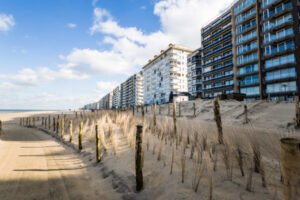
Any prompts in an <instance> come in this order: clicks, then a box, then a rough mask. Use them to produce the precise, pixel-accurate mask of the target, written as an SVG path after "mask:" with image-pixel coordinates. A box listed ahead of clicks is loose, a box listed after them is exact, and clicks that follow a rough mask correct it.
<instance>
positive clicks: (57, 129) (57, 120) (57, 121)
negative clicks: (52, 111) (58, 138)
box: [56, 115, 59, 135]
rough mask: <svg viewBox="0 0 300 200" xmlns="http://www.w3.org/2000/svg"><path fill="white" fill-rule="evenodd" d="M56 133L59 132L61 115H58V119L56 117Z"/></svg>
mask: <svg viewBox="0 0 300 200" xmlns="http://www.w3.org/2000/svg"><path fill="white" fill-rule="evenodd" d="M56 133H57V135H58V133H59V115H58V116H57V119H56Z"/></svg>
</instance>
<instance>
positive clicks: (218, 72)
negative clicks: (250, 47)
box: [201, 9, 234, 98]
mask: <svg viewBox="0 0 300 200" xmlns="http://www.w3.org/2000/svg"><path fill="white" fill-rule="evenodd" d="M201 38H202V46H203V49H202V55H203V56H202V80H203V97H204V98H211V97H215V96H218V95H220V94H228V93H233V92H234V84H233V52H232V13H231V9H227V11H226V12H224V13H223V14H222V15H221V16H220V17H218V18H217V19H215V20H214V21H212V22H211V23H210V24H208V25H207V26H205V27H203V28H202V33H201Z"/></svg>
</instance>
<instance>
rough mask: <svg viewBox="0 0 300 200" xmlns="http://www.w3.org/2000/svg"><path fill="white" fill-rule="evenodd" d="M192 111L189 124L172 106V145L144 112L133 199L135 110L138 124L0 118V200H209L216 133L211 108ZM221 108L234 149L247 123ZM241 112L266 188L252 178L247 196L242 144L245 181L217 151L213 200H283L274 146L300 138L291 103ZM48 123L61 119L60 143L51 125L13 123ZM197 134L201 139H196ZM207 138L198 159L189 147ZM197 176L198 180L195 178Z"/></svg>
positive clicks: (124, 116)
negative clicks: (140, 181)
mask: <svg viewBox="0 0 300 200" xmlns="http://www.w3.org/2000/svg"><path fill="white" fill-rule="evenodd" d="M195 103H196V117H195V118H193V117H192V116H193V102H183V103H182V104H181V105H180V107H181V109H182V110H181V111H179V110H178V108H179V105H177V116H178V134H179V135H181V136H179V138H180V137H181V138H182V139H181V140H182V141H181V142H180V143H179V144H178V145H177V142H176V145H175V143H174V142H172V139H171V138H170V137H169V136H168V137H164V136H162V135H159V134H160V133H159V132H157V133H155V132H153V131H152V129H151V128H150V127H151V126H152V125H151V123H152V119H153V116H152V113H153V112H152V108H151V107H148V108H147V113H146V114H147V117H146V119H145V123H144V126H145V127H149V129H148V128H145V130H144V136H143V174H144V189H143V190H142V191H141V192H139V193H137V192H136V191H135V165H134V163H135V160H134V159H135V129H136V127H135V125H136V124H138V123H140V122H141V121H140V117H139V116H140V115H141V113H140V110H139V112H138V113H136V112H137V111H136V112H135V115H136V117H133V116H131V113H132V111H128V112H125V113H120V114H118V115H115V114H116V113H115V114H114V113H109V112H108V113H106V112H94V113H91V112H89V111H85V112H84V113H83V114H82V116H81V114H79V112H78V117H76V116H75V113H74V112H64V113H63V114H62V112H52V113H47V112H31V113H21V114H20V113H9V114H3V113H2V114H0V119H1V120H3V121H4V125H3V129H4V134H3V135H1V137H0V138H1V140H0V148H1V157H3V159H4V161H3V162H1V163H0V181H1V183H0V191H1V195H0V199H33V198H35V199H161V200H163V199H203V200H204V199H209V196H210V194H209V190H210V189H209V188H210V184H211V182H210V175H209V174H211V173H212V171H211V169H212V166H213V165H215V164H214V162H211V161H209V160H211V159H210V156H211V148H213V146H212V145H213V140H215V139H214V138H215V137H214V135H215V134H216V128H215V122H214V117H213V111H212V101H211V100H207V101H197V102H195ZM220 104H221V115H222V120H223V128H224V134H225V139H226V141H227V142H228V144H229V145H234V140H235V139H236V137H237V136H234V135H232V134H233V131H234V134H236V133H238V135H245V134H246V135H247V132H248V131H249V130H250V131H251V130H252V129H249V123H248V124H247V125H246V124H244V114H243V113H244V103H243V102H236V101H221V102H220ZM247 106H248V113H249V120H250V122H251V126H252V127H254V129H253V130H255V134H257V138H260V142H261V153H262V154H263V159H262V161H261V162H262V163H263V165H264V169H265V177H266V180H267V187H262V186H261V175H260V174H259V173H253V174H252V175H251V176H253V177H252V186H251V191H250V192H249V191H247V190H246V185H247V182H248V177H249V172H250V171H252V170H251V169H252V168H251V165H252V164H251V162H249V161H251V160H252V159H250V157H249V156H251V151H250V150H249V149H248V148H250V146H249V144H248V141H244V140H243V141H239V142H242V143H241V144H243V146H244V147H243V151H244V152H245V153H244V159H245V161H244V162H245V163H244V170H245V175H244V176H241V174H240V170H239V167H238V165H237V163H236V160H235V156H234V155H235V151H234V150H232V151H231V150H229V163H232V164H230V165H231V166H232V167H230V169H231V172H230V173H229V174H228V170H226V162H224V158H225V157H224V155H225V154H223V153H222V151H219V150H218V149H217V150H215V151H217V152H219V156H218V158H217V157H216V158H215V159H216V163H217V164H216V171H213V177H212V179H213V199H217V200H232V199H249V200H250V199H270V200H271V199H282V193H281V185H280V161H279V160H278V159H280V151H279V149H280V148H279V138H280V137H282V136H281V134H282V135H292V136H295V137H299V131H298V130H297V129H294V116H295V111H294V109H295V106H294V104H293V103H286V102H266V101H257V102H248V103H247ZM179 112H180V113H179ZM157 113H158V114H159V113H160V116H157V117H158V118H157V120H158V122H157V123H158V125H157V126H158V127H159V128H160V129H161V130H162V131H166V132H168V131H169V129H170V127H172V120H171V118H170V117H166V116H167V115H168V105H162V106H160V108H159V107H158V108H157ZM170 113H172V110H170ZM49 115H51V120H52V118H53V117H57V115H60V119H62V118H64V115H65V120H66V122H65V124H66V125H65V127H64V133H65V135H64V137H63V138H61V136H60V134H61V131H59V132H58V133H57V132H55V131H53V127H52V124H51V127H50V129H48V128H45V127H44V126H43V125H42V121H41V120H39V121H37V124H36V127H32V128H26V127H21V126H20V125H19V119H18V118H19V117H32V116H39V117H42V116H49ZM71 119H72V120H73V128H72V132H73V138H74V139H73V141H72V142H69V138H70V135H69V133H70V129H69V128H70V127H69V126H68V121H69V120H71ZM80 122H83V150H82V151H81V152H80V153H78V150H77V149H78V139H77V138H78V131H79V123H80ZM95 124H98V125H99V127H100V134H101V156H102V160H101V162H100V163H99V164H95V163H96V161H95V158H96V155H95V154H96V153H95V151H96V148H95ZM124 127H126V128H125V129H124ZM247 127H248V128H247ZM193 131H195V133H194V132H193ZM196 133H197V134H198V133H199V134H200V135H199V136H197V137H199V138H198V139H197V138H196ZM188 135H189V136H188ZM238 137H239V136H238ZM205 138H207V146H208V147H207V148H208V149H207V150H204V151H203V152H202V151H201V156H200V149H198V147H197V146H194V144H195V145H196V143H195V142H196V141H197V140H199V145H200V144H201V145H200V146H202V147H201V148H203V142H204V139H205ZM205 140H206V139H205ZM200 141H201V142H200ZM230 148H231V146H230ZM183 152H184V154H183ZM172 154H174V161H172V160H173V159H172ZM216 155H218V154H216ZM199 158H201V160H202V159H203V164H201V165H200V164H199V163H198V161H197V160H198V159H199ZM183 160H184V163H185V165H184V166H185V168H184V169H185V172H184V182H183V181H182V180H183V177H182V169H183V168H182V166H183V164H182V162H183ZM173 162H174V163H173ZM197 163H198V164H197ZM171 166H172V170H171V173H170V169H171ZM197 170H200V171H198V173H200V172H201V173H202V175H201V176H200V175H199V174H198V175H197V174H196V172H197ZM196 176H199V177H200V178H201V179H200V182H199V187H198V189H197V191H195V189H194V187H195V179H194V178H195V177H196ZM7 182H9V183H10V184H6V183H7ZM28 191H30V192H28ZM24 196H25V197H26V198H24Z"/></svg>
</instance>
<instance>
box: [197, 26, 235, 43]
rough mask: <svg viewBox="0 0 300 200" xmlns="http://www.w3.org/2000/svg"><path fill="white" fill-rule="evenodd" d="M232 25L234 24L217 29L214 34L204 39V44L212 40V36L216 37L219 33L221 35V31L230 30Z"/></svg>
mask: <svg viewBox="0 0 300 200" xmlns="http://www.w3.org/2000/svg"><path fill="white" fill-rule="evenodd" d="M231 27H232V25H230V26H226V27H224V28H222V29H220V30H218V31H216V32H215V33H214V34H212V35H211V36H209V37H208V38H206V39H205V40H203V41H202V44H203V43H205V42H207V41H209V40H212V38H215V37H216V36H217V35H220V34H221V33H224V32H225V31H227V30H230V29H231Z"/></svg>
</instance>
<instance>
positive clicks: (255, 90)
mask: <svg viewBox="0 0 300 200" xmlns="http://www.w3.org/2000/svg"><path fill="white" fill-rule="evenodd" d="M241 93H243V94H246V95H259V87H258V86H256V87H247V88H241Z"/></svg>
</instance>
